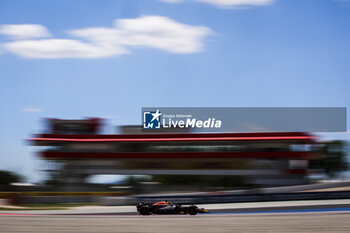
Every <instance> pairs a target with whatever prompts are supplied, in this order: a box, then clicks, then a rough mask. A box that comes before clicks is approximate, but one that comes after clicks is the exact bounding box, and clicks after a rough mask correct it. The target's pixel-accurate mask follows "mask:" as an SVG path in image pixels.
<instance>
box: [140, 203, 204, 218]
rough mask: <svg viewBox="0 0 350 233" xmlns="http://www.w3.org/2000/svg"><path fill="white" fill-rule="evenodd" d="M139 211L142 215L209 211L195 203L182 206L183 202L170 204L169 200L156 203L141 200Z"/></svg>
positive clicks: (191, 213)
mask: <svg viewBox="0 0 350 233" xmlns="http://www.w3.org/2000/svg"><path fill="white" fill-rule="evenodd" d="M136 208H137V212H139V214H141V215H151V214H190V215H196V214H197V213H208V210H206V209H204V208H198V207H197V206H195V205H189V206H182V205H181V204H169V202H167V201H161V202H156V203H154V204H145V203H143V202H140V203H139V204H137V206H136Z"/></svg>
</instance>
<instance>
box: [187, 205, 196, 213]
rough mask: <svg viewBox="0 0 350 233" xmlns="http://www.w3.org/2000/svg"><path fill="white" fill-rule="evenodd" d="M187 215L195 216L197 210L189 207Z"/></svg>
mask: <svg viewBox="0 0 350 233" xmlns="http://www.w3.org/2000/svg"><path fill="white" fill-rule="evenodd" d="M188 213H189V214H190V215H196V214H197V213H198V211H197V208H196V207H195V206H191V207H190V208H189V209H188Z"/></svg>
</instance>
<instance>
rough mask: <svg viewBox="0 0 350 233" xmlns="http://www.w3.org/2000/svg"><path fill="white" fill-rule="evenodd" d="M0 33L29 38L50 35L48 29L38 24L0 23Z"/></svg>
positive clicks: (17, 37) (18, 37) (12, 36)
mask: <svg viewBox="0 0 350 233" xmlns="http://www.w3.org/2000/svg"><path fill="white" fill-rule="evenodd" d="M0 34H3V35H7V36H9V37H11V38H14V39H31V38H43V37H50V36H51V34H50V33H49V31H48V30H47V29H46V28H45V27H44V26H42V25H38V24H4V25H0Z"/></svg>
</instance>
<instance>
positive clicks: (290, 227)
mask: <svg viewBox="0 0 350 233" xmlns="http://www.w3.org/2000/svg"><path fill="white" fill-rule="evenodd" d="M200 207H201V206H200ZM213 207H214V206H213ZM229 207H230V206H229ZM0 232H1V233H2V232H4V233H7V232H26V233H27V232H28V233H32V232H39V233H41V232H72V233H74V232H87V233H90V232H94V233H96V232H126V233H131V232H177V233H178V232H189V233H192V232H203V233H206V232H208V233H209V232H213V233H214V232H279V233H280V232H306V233H308V232H350V202H349V203H348V204H346V202H344V203H342V204H335V203H332V204H317V205H311V204H310V205H299V206H298V205H297V206H293V205H289V206H273V205H272V206H264V207H253V208H250V207H249V208H221V209H210V214H199V215H196V216H189V215H151V216H140V215H137V213H136V212H130V211H129V212H120V211H119V212H107V213H103V212H99V213H93V212H91V213H89V212H87V213H86V212H85V213H84V212H81V213H73V214H72V213H71V214H60V213H59V212H56V213H55V214H50V211H46V212H42V213H41V214H36V213H35V212H29V213H25V212H24V211H22V212H21V211H6V212H4V211H0Z"/></svg>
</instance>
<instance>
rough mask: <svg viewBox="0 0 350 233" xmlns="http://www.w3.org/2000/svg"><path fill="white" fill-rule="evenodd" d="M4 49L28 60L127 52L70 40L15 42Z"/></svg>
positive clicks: (6, 45) (90, 56)
mask: <svg viewBox="0 0 350 233" xmlns="http://www.w3.org/2000/svg"><path fill="white" fill-rule="evenodd" d="M4 48H5V49H6V50H7V51H9V52H12V53H14V54H16V55H19V56H21V57H26V58H101V57H110V56H114V55H119V54H123V53H126V52H127V51H126V50H125V49H123V48H118V47H113V48H110V47H107V46H103V45H94V44H89V43H85V42H82V41H79V40H70V39H48V40H23V41H14V42H9V43H6V44H5V46H4Z"/></svg>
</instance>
